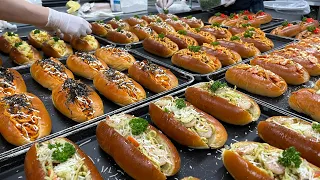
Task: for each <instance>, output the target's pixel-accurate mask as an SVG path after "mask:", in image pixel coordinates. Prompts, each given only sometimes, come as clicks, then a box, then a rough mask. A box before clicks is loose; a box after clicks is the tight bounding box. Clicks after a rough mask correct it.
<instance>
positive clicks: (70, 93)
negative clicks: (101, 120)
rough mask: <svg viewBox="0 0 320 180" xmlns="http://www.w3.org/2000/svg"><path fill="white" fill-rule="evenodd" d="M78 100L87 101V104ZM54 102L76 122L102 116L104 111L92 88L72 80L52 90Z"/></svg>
mask: <svg viewBox="0 0 320 180" xmlns="http://www.w3.org/2000/svg"><path fill="white" fill-rule="evenodd" d="M69 87H70V88H69ZM77 94H80V95H81V94H83V96H77ZM78 98H83V99H85V102H87V103H82V101H80V100H79V99H78ZM52 102H53V105H54V106H55V107H56V108H57V109H58V110H59V111H60V112H61V113H62V114H63V115H65V116H67V117H68V118H70V119H72V120H73V121H76V122H84V121H88V120H90V119H92V118H95V117H98V116H101V115H102V114H103V111H104V109H103V103H102V100H101V99H100V97H99V95H98V94H97V93H96V92H95V91H94V90H93V89H92V88H91V87H89V86H87V85H85V84H84V83H82V82H80V81H76V80H73V79H70V78H69V79H67V80H66V81H65V82H64V83H63V84H60V85H59V86H56V87H55V88H54V89H53V90H52ZM81 106H82V107H81ZM88 106H89V107H88Z"/></svg>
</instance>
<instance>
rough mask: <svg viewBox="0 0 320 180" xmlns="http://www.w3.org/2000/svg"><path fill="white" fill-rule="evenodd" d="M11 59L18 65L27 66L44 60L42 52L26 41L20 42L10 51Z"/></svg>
mask: <svg viewBox="0 0 320 180" xmlns="http://www.w3.org/2000/svg"><path fill="white" fill-rule="evenodd" d="M9 56H10V59H12V61H13V62H14V63H16V64H19V65H26V64H32V63H34V62H35V61H37V60H39V59H42V55H41V54H40V52H39V51H38V50H37V49H36V48H34V47H33V46H31V45H29V44H28V43H27V42H25V41H21V42H18V43H16V44H15V45H14V47H13V48H12V49H11V51H10V54H9Z"/></svg>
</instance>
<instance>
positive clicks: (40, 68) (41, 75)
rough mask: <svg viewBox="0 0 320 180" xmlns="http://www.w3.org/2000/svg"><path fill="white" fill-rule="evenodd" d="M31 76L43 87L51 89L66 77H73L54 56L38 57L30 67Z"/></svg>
mask: <svg viewBox="0 0 320 180" xmlns="http://www.w3.org/2000/svg"><path fill="white" fill-rule="evenodd" d="M30 73H31V76H32V78H33V79H34V80H35V81H37V82H38V83H39V84H40V85H41V86H43V87H44V88H48V89H49V90H52V89H53V88H54V87H56V86H58V85H60V84H62V83H63V82H64V81H65V80H66V79H68V78H74V76H73V74H72V72H71V71H70V70H69V69H67V68H66V67H65V66H64V65H63V64H62V63H61V62H60V61H59V60H57V59H55V58H48V59H40V60H38V61H36V62H35V63H33V64H32V65H31V67H30Z"/></svg>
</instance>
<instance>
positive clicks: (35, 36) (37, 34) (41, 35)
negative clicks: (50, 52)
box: [28, 29, 51, 49]
mask: <svg viewBox="0 0 320 180" xmlns="http://www.w3.org/2000/svg"><path fill="white" fill-rule="evenodd" d="M50 37H51V36H50V35H49V33H48V32H46V31H42V30H39V29H35V30H32V31H31V32H30V33H29V35H28V43H29V44H30V45H32V46H33V47H35V48H38V49H40V48H42V46H43V43H45V42H46V41H48V40H49V39H50Z"/></svg>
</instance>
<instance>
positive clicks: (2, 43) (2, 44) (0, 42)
mask: <svg viewBox="0 0 320 180" xmlns="http://www.w3.org/2000/svg"><path fill="white" fill-rule="evenodd" d="M19 39H20V38H19ZM21 41H22V40H21V39H20V42H21ZM13 45H14V44H13ZM13 45H11V44H10V42H9V41H8V40H6V38H4V36H3V35H2V36H0V51H2V52H4V53H6V54H9V53H10V51H11V49H12V48H13V47H14V46H13Z"/></svg>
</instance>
